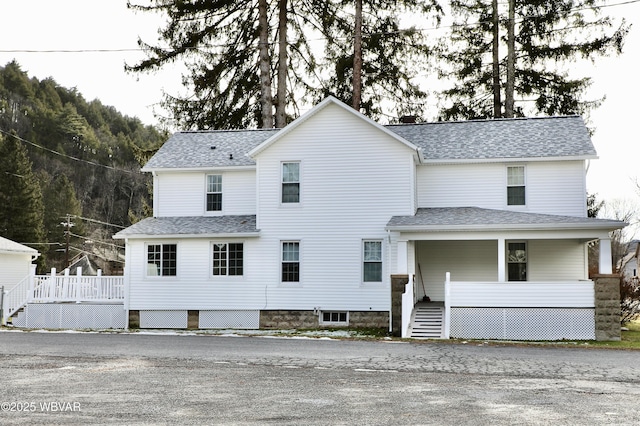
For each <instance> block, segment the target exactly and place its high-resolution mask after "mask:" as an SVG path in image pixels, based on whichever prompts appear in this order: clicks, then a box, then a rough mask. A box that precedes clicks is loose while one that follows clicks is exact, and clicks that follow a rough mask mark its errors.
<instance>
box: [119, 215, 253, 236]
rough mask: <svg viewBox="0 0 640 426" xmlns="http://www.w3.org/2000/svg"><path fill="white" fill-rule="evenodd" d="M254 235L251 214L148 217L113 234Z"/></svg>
mask: <svg viewBox="0 0 640 426" xmlns="http://www.w3.org/2000/svg"><path fill="white" fill-rule="evenodd" d="M234 235H237V236H241V235H242V236H249V235H255V236H257V235H258V230H257V229H256V216H255V215H238V216H187V217H184V216H178V217H149V218H146V219H143V220H141V221H140V222H138V223H135V224H133V225H131V226H130V227H128V228H126V229H123V230H122V231H120V232H118V233H117V234H115V235H114V238H131V237H157V238H169V237H173V236H176V237H178V236H179V237H185V236H202V237H206V236H234Z"/></svg>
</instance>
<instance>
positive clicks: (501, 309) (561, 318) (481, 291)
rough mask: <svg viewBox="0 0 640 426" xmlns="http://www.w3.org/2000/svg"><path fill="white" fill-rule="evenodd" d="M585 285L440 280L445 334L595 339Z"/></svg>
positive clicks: (589, 285)
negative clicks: (443, 290) (443, 293)
mask: <svg viewBox="0 0 640 426" xmlns="http://www.w3.org/2000/svg"><path fill="white" fill-rule="evenodd" d="M594 292H595V290H594V284H593V281H591V280H580V281H578V280H576V281H544V282H542V281H522V282H466V281H451V279H450V275H449V273H447V274H446V278H445V324H444V327H445V331H444V333H445V335H446V336H447V337H449V336H453V337H457V338H473V339H507V340H561V339H575V340H590V339H594V338H595V334H594V333H595V331H594V330H595V318H594V306H595V298H594Z"/></svg>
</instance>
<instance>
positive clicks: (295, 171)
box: [282, 162, 300, 203]
mask: <svg viewBox="0 0 640 426" xmlns="http://www.w3.org/2000/svg"><path fill="white" fill-rule="evenodd" d="M282 202H283V203H299V202H300V162H290V163H282Z"/></svg>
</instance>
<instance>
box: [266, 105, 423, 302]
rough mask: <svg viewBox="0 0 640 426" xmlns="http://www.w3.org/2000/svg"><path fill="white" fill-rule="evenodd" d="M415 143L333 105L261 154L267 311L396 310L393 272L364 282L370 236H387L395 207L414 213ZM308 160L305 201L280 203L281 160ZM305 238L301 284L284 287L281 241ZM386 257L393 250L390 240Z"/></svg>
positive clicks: (302, 174)
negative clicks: (409, 143) (391, 290)
mask: <svg viewBox="0 0 640 426" xmlns="http://www.w3.org/2000/svg"><path fill="white" fill-rule="evenodd" d="M414 153H415V151H413V150H411V149H410V148H409V147H407V146H406V145H404V144H402V143H401V142H400V141H397V140H395V139H393V138H392V137H391V136H389V135H387V134H385V133H384V132H383V131H381V130H379V129H377V128H375V127H374V126H372V125H371V124H369V123H366V122H364V121H363V120H362V119H359V118H357V117H355V116H354V115H352V114H350V113H348V112H345V111H344V110H343V109H342V108H340V107H337V106H332V105H329V106H327V107H326V108H325V109H323V110H321V111H319V112H318V113H317V115H315V116H314V117H311V118H310V119H309V120H308V121H306V122H305V123H304V125H302V126H300V127H297V128H295V129H294V130H292V131H290V132H289V133H287V134H285V135H284V136H282V138H281V139H279V140H277V141H276V142H275V143H274V144H273V145H271V146H270V147H269V148H268V149H266V150H265V151H262V152H261V153H260V154H259V155H258V156H257V158H256V161H257V172H258V178H257V182H258V192H259V193H260V198H259V212H258V223H257V228H258V229H260V241H259V243H258V244H259V245H260V246H261V248H262V249H261V263H262V266H263V269H262V276H263V277H264V283H265V286H267V290H266V291H267V293H268V295H269V300H268V306H267V308H266V309H313V308H314V307H320V308H322V309H323V310H330V311H347V310H366V311H369V310H372V311H375V310H384V311H386V310H388V309H389V273H388V270H387V268H386V266H384V267H383V272H382V282H380V283H367V285H363V284H364V283H363V281H362V280H363V264H362V256H363V253H362V250H363V248H362V242H363V239H367V240H369V239H372V240H373V239H375V240H378V241H381V240H383V239H385V238H388V234H387V232H386V231H385V229H384V228H385V226H386V224H387V222H388V221H389V219H390V218H391V217H392V216H394V215H407V214H413V212H414V209H413V203H414V187H413V185H412V184H411V182H412V176H413V171H412V165H413V155H414ZM293 160H295V161H299V162H300V164H301V167H300V180H301V183H302V202H301V203H300V205H299V206H297V207H296V208H294V209H292V208H287V207H288V206H283V205H282V204H281V174H282V170H281V169H282V162H288V161H293ZM283 238H290V239H291V240H300V241H301V245H302V246H303V250H302V251H301V262H302V270H301V276H300V281H301V283H302V285H301V286H299V287H296V288H291V286H282V285H280V282H281V281H280V280H281V271H280V261H281V259H280V257H281V254H280V253H279V251H276V250H274V249H273V248H274V247H278V246H279V244H280V242H281V241H283ZM382 256H383V265H387V264H389V262H393V261H394V260H395V259H393V260H392V259H389V258H391V257H394V256H395V253H394V252H393V250H391V249H389V248H388V247H387V246H386V245H383V251H382Z"/></svg>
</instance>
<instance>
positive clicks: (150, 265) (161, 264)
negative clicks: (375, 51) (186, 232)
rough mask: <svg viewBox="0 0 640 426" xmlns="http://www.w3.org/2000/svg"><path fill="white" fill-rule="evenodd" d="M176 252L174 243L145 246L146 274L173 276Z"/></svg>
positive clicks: (175, 267)
mask: <svg viewBox="0 0 640 426" xmlns="http://www.w3.org/2000/svg"><path fill="white" fill-rule="evenodd" d="M177 253H178V250H177V245H176V244H149V245H148V246H147V276H161V277H166V276H175V275H176V271H177Z"/></svg>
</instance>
